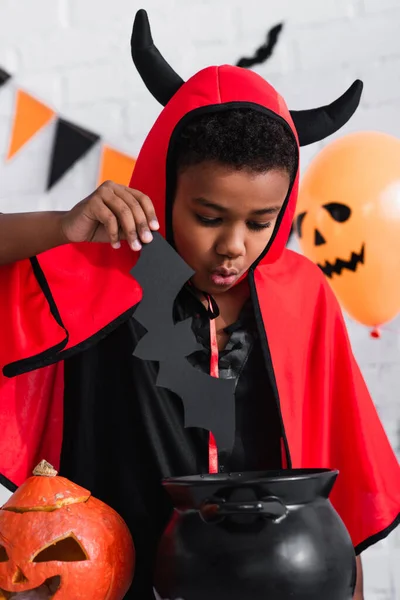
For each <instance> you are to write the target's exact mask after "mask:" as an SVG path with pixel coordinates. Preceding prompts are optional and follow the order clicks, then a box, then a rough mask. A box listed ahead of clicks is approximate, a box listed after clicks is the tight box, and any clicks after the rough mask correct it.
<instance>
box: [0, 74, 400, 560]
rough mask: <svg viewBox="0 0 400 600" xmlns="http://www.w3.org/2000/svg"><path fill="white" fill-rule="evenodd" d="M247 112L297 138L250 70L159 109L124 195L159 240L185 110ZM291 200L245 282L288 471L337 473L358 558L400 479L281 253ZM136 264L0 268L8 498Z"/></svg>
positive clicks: (198, 81)
mask: <svg viewBox="0 0 400 600" xmlns="http://www.w3.org/2000/svg"><path fill="white" fill-rule="evenodd" d="M249 103H250V104H251V105H252V106H253V107H254V108H256V109H257V110H264V111H265V110H267V111H269V112H270V113H271V114H272V115H275V116H276V118H279V119H282V120H283V121H284V122H285V123H286V124H287V125H288V126H289V127H290V128H291V129H292V131H293V133H294V135H295V136H296V132H295V129H294V125H293V122H292V120H291V117H290V113H289V111H288V109H287V107H286V105H285V103H284V101H283V100H282V98H281V97H280V96H279V95H278V94H277V92H276V91H275V90H274V89H273V88H272V87H271V86H270V85H269V84H268V83H267V82H265V81H264V80H263V79H262V78H261V77H259V76H258V75H256V74H255V73H252V72H249V71H246V70H243V69H239V68H236V67H229V66H224V67H210V68H207V69H204V70H203V71H201V72H199V73H197V74H196V75H195V76H194V77H192V78H191V79H190V80H189V81H188V82H187V83H185V84H184V85H183V86H182V87H181V88H180V89H179V90H178V92H177V93H176V94H175V95H174V96H173V98H172V99H171V101H170V102H169V103H168V104H167V106H166V107H165V109H164V110H163V111H162V112H161V114H160V116H159V118H158V119H157V121H156V123H155V125H154V127H153V128H152V130H151V132H150V134H149V136H148V137H147V139H146V141H145V143H144V146H143V148H142V150H141V152H140V155H139V157H138V160H137V163H136V166H135V170H134V173H133V176H132V180H131V184H130V185H131V187H133V188H136V189H139V190H141V191H142V192H144V193H146V194H147V195H148V196H149V197H150V198H151V199H152V200H153V203H154V205H155V207H156V212H157V215H158V217H159V220H160V223H161V232H162V233H165V198H166V194H167V183H168V182H167V169H166V163H167V155H168V149H169V145H170V140H171V136H172V134H173V132H174V130H175V128H176V126H177V124H178V123H179V122H180V121H181V119H182V118H183V117H185V115H187V114H188V113H189V112H191V111H193V110H196V109H200V110H204V107H207V109H208V110H210V107H212V106H213V107H215V109H216V110H219V109H221V108H226V105H227V104H228V105H230V106H246V105H247V106H248V105H249ZM296 137H297V136H296ZM297 191H298V177H296V180H295V182H294V184H293V187H292V189H291V191H290V194H289V195H288V198H287V201H286V204H285V210H284V211H283V212H282V214H281V215H280V218H279V221H278V227H277V230H276V231H275V232H274V237H273V240H272V243H271V244H270V245H269V247H268V248H267V249H266V253H265V254H264V256H263V258H262V259H261V261H260V262H259V264H258V265H257V266H256V268H255V270H254V273H252V272H251V273H250V275H249V277H250V282H251V284H252V285H253V284H254V286H255V290H256V295H257V300H258V305H259V306H258V307H257V308H259V311H258V312H259V319H260V322H261V325H262V326H263V329H264V331H265V340H263V343H264V347H265V355H266V363H267V367H268V369H269V373H270V376H271V379H272V381H273V383H274V384H275V385H276V393H277V397H278V398H279V406H280V411H281V416H282V421H283V425H284V434H285V444H286V453H287V456H286V459H287V464H288V465H289V466H290V465H291V466H292V467H294V468H308V467H324V468H331V469H338V470H339V471H340V475H339V477H338V480H337V483H336V485H335V487H334V491H333V493H332V501H333V503H334V506H335V508H336V509H337V511H338V512H339V514H340V516H341V517H342V519H343V520H344V522H345V524H346V526H347V528H348V530H349V532H350V534H351V536H352V539H353V543H354V546H356V547H357V550H358V551H361V550H362V549H364V548H365V547H367V546H368V545H370V544H371V543H373V542H375V541H377V540H378V539H380V538H382V537H384V536H385V535H387V533H388V532H389V531H390V530H391V529H393V528H394V526H395V525H396V523H398V521H399V510H400V468H399V464H398V461H397V459H396V457H395V455H394V453H393V451H392V449H391V447H390V444H389V442H388V439H387V437H386V435H385V433H384V430H383V428H382V425H381V423H380V421H379V418H378V415H377V412H376V410H375V408H374V405H373V402H372V400H371V398H370V396H369V394H368V391H367V389H366V386H365V383H364V381H363V378H362V376H361V374H360V371H359V369H358V367H357V365H356V362H355V360H354V357H353V354H352V351H351V348H350V344H349V340H348V337H347V333H346V329H345V325H344V322H343V318H342V315H341V311H340V308H339V306H338V303H337V301H336V299H335V297H334V295H333V293H332V291H331V289H330V287H329V286H328V284H327V283H326V281H325V279H324V276H323V275H322V273H321V272H320V270H319V269H318V267H316V266H315V265H314V264H312V263H311V262H309V261H308V260H307V259H306V258H304V257H302V256H300V255H299V254H296V253H293V252H291V251H289V250H287V249H285V244H286V242H287V239H288V236H289V232H290V227H291V223H292V218H293V214H294V210H295V203H296V198H297ZM135 260H136V255H135V254H134V253H132V252H131V251H130V250H129V248H128V247H127V245H126V244H123V246H122V248H121V249H120V250H113V249H112V248H111V247H110V246H109V245H107V244H104V245H101V244H71V245H68V246H64V247H61V248H57V249H54V250H51V251H49V252H45V253H43V254H41V255H40V256H38V257H36V258H34V259H32V260H25V261H20V262H18V263H16V264H14V265H11V266H6V267H1V268H0V290H1V292H0V293H1V296H0V297H1V303H0V319H1V320H0V322H1V324H2V344H1V348H0V365H1V366H2V369H3V376H2V378H1V380H0V385H1V388H0V402H1V412H0V429H1V432H2V435H1V439H0V473H1V475H2V477H3V479H2V481H3V483H6V484H7V485H9V487H10V489H11V488H12V485H13V484H14V485H19V484H21V483H22V481H24V479H25V478H26V477H27V476H28V475H29V474H30V472H31V470H32V468H33V467H34V465H35V464H36V463H37V462H38V460H39V459H40V458H42V457H43V456H46V458H47V459H48V460H50V461H52V462H53V463H54V465H55V466H57V464H58V460H59V455H60V448H61V443H62V412H63V410H62V407H63V369H62V366H63V365H62V361H63V359H64V358H66V357H67V356H68V355H70V354H71V353H73V352H78V351H83V350H84V349H85V348H86V347H88V346H89V345H90V344H93V343H95V341H96V340H98V339H99V338H100V337H102V336H105V335H107V333H108V332H109V331H111V330H112V329H114V328H116V327H117V326H118V325H119V324H120V323H121V322H122V321H123V320H125V319H127V318H129V316H130V315H131V313H132V309H133V307H134V306H135V305H136V304H137V303H138V302H139V301H140V299H141V289H140V286H139V285H138V284H137V282H136V281H135V280H134V279H133V278H132V277H131V275H130V274H129V271H130V269H131V268H132V266H133V265H134V263H135ZM46 365H50V366H46ZM39 367H40V370H37V369H39Z"/></svg>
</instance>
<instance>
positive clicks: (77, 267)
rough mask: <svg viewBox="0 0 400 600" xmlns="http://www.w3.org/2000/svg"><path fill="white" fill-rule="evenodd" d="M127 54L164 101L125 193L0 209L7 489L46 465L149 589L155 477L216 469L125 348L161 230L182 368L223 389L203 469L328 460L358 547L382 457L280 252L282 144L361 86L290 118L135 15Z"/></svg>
mask: <svg viewBox="0 0 400 600" xmlns="http://www.w3.org/2000/svg"><path fill="white" fill-rule="evenodd" d="M133 57H134V60H135V63H136V65H137V67H138V68H139V70H140V72H141V75H142V77H143V79H144V81H145V83H146V85H147V86H148V87H149V88H150V89H151V90H152V92H153V93H154V95H155V96H156V97H157V98H158V99H159V100H160V101H161V102H162V103H163V104H166V106H165V108H164V110H163V111H162V113H161V115H160V117H159V118H158V120H157V122H156V124H155V125H154V127H153V129H152V131H151V132H150V134H149V136H148V138H147V139H146V141H145V143H144V146H143V148H142V150H141V153H140V155H139V157H138V161H137V164H136V167H135V171H134V174H133V176H132V181H131V184H130V187H129V188H126V187H124V186H120V185H117V184H114V183H111V182H108V183H106V184H104V185H102V186H101V187H100V188H99V189H98V190H96V191H95V192H94V193H93V194H92V195H91V196H89V197H88V198H86V199H85V200H83V201H82V202H80V203H79V204H78V205H76V206H75V207H74V208H73V209H72V210H71V211H69V212H66V213H41V214H30V215H3V216H1V218H0V239H1V251H0V261H1V262H2V264H3V265H4V266H3V267H2V273H1V282H0V283H1V292H2V313H1V316H2V317H3V319H2V327H3V336H2V347H1V354H0V359H1V364H2V367H3V372H4V374H5V376H6V377H7V379H6V378H4V380H3V387H2V389H1V394H2V395H1V398H2V403H3V406H5V410H4V411H2V414H1V428H2V431H3V432H4V431H6V435H5V436H3V438H2V440H1V444H2V445H1V447H0V460H1V463H2V464H1V465H0V466H1V472H2V475H3V480H2V481H3V482H4V483H5V484H7V485H8V486H9V488H10V489H13V484H14V485H15V484H19V483H21V482H22V480H23V479H24V478H25V477H26V476H27V474H28V473H29V470H30V469H31V468H32V467H33V466H34V464H35V463H36V462H37V459H38V458H47V460H50V462H53V463H54V464H55V466H56V467H58V465H59V464H60V472H61V474H63V475H65V476H66V477H69V478H70V479H72V480H74V481H76V482H77V483H78V484H80V485H82V486H84V487H87V488H88V489H90V490H91V491H92V493H93V494H94V495H95V496H97V497H99V498H101V499H102V500H103V501H105V502H107V503H109V504H110V505H111V506H113V507H114V508H115V509H116V510H117V511H118V512H119V513H120V514H121V516H122V517H123V518H124V519H125V520H126V522H127V524H128V526H129V527H130V529H131V532H132V535H133V538H134V541H135V545H136V550H137V565H136V574H135V579H134V583H133V586H132V588H131V591H130V592H129V594H128V596H127V598H132V599H134V598H140V600H147V599H150V598H153V591H152V561H153V557H154V553H155V550H156V546H157V541H158V539H159V536H160V535H161V533H162V530H163V528H164V527H165V525H166V523H167V522H168V519H169V517H170V514H171V507H170V504H169V502H168V499H167V498H166V495H165V494H164V492H163V489H162V487H161V483H160V482H161V479H162V478H164V477H168V476H180V475H188V474H196V473H205V472H208V471H209V470H210V471H215V470H216V468H215V466H216V465H215V448H214V447H213V442H212V436H210V432H208V431H204V430H203V429H201V428H190V429H189V428H185V427H184V414H183V407H182V402H181V400H180V399H179V398H178V397H177V396H176V395H174V394H173V393H172V392H169V391H168V390H166V389H163V388H160V387H158V386H157V385H156V379H157V371H158V364H157V363H156V362H154V361H150V360H141V359H139V358H137V357H135V356H133V352H134V350H135V348H136V345H137V343H138V341H139V340H140V339H141V337H142V336H143V334H144V331H143V328H142V327H141V326H140V324H139V323H138V322H137V321H135V319H134V312H135V308H136V306H137V304H138V302H139V301H140V299H141V290H140V286H139V285H138V283H137V282H136V281H135V280H134V278H133V277H132V276H131V275H130V270H131V268H132V267H133V265H134V264H135V262H136V260H137V255H138V253H137V251H139V250H140V249H141V247H142V246H143V244H147V243H151V239H152V233H151V232H152V231H153V232H154V231H157V230H160V232H161V233H162V234H163V235H165V237H166V238H167V240H168V241H169V242H170V243H171V244H172V245H173V246H174V247H175V249H176V250H177V252H178V253H179V254H180V255H181V257H182V258H183V259H184V261H185V262H186V263H187V264H188V265H189V266H190V267H191V268H192V269H193V271H194V272H195V274H194V276H193V278H192V279H191V282H190V284H188V285H186V286H184V288H183V289H182V290H181V292H180V293H179V295H178V297H177V299H176V302H175V306H174V318H175V321H181V320H183V319H185V318H188V317H191V318H192V329H193V332H194V333H195V335H196V338H197V341H198V342H199V343H200V345H201V350H199V351H197V352H195V353H194V354H192V355H191V356H189V357H188V360H189V361H190V363H191V364H192V365H193V366H194V367H195V368H196V369H199V370H201V371H203V372H207V373H209V372H210V371H211V374H212V375H213V376H218V375H219V376H220V377H222V378H230V379H234V380H235V385H236V388H235V412H236V434H235V444H234V448H233V451H232V453H231V454H230V455H229V456H225V457H223V459H221V462H220V464H219V465H218V468H219V470H220V471H224V470H226V471H244V470H246V471H249V470H265V469H274V468H282V467H283V468H286V467H293V468H307V467H327V468H334V469H336V468H338V469H339V470H340V477H339V478H338V482H337V484H336V485H335V489H334V491H333V494H332V500H333V502H334V504H335V507H336V509H337V510H338V512H339V514H340V515H341V517H342V519H343V520H344V522H345V524H346V526H347V528H348V529H349V532H350V534H351V536H352V539H353V542H354V545H355V547H356V551H357V553H360V552H361V551H362V550H364V549H365V548H366V547H368V546H369V545H370V544H371V543H374V542H375V541H377V540H378V539H381V538H383V537H384V536H385V535H387V534H388V533H389V532H390V531H391V530H392V529H393V528H394V527H395V525H396V524H397V523H398V521H399V507H400V474H399V466H398V463H397V460H396V458H395V456H394V454H393V452H392V450H391V448H390V446H389V443H388V441H387V438H386V436H385V434H384V432H383V429H382V427H381V425H380V423H379V419H378V417H377V414H376V411H375V409H374V407H373V404H372V401H371V399H370V398H369V396H368V392H367V390H366V388H365V384H364V382H363V380H362V377H361V375H360V372H359V370H358V368H357V366H356V364H355V361H354V358H353V356H352V353H351V350H350V346H349V342H348V339H347V335H346V331H345V327H344V324H343V320H342V317H341V312H340V309H339V307H338V305H337V303H336V300H335V298H334V297H333V295H332V293H331V291H330V288H329V287H328V286H327V284H326V283H325V281H324V278H323V275H322V274H321V273H320V271H319V270H318V268H317V267H315V265H313V264H311V263H310V262H309V261H307V260H306V259H304V258H303V257H301V256H300V255H298V254H295V253H292V252H289V251H288V250H285V244H286V241H287V238H288V235H289V231H290V226H291V222H292V217H293V213H294V207H295V202H296V196H297V188H298V153H299V152H298V137H300V143H310V142H312V141H316V139H321V138H322V137H325V136H326V135H328V134H329V133H331V132H332V131H333V130H334V129H335V128H336V129H337V128H338V127H340V126H341V125H342V124H343V123H344V122H345V120H346V119H348V118H349V117H350V116H351V114H352V112H354V110H355V107H356V105H357V103H358V99H359V96H358V97H357V93H354V89H355V88H353V91H350V94H349V95H347V96H345V97H343V98H342V99H340V101H339V103H338V104H337V103H336V104H334V105H331V107H328V110H327V111H326V110H325V111H324V110H323V111H319V110H315V111H310V113H311V114H310V113H307V112H304V113H299V114H294V113H292V115H290V113H289V111H288V110H287V108H286V105H285V104H284V102H283V100H282V99H281V98H280V97H279V96H278V94H277V93H276V92H275V90H273V89H272V88H271V87H270V86H269V85H268V84H267V83H266V82H264V81H263V80H262V79H261V78H260V77H258V76H257V75H256V74H254V73H251V72H248V71H244V70H241V69H239V68H236V67H220V68H216V67H213V68H208V69H205V70H203V71H201V72H200V73H198V74H196V75H195V76H194V77H193V78H191V79H190V80H189V81H188V82H187V83H185V84H184V83H183V81H182V80H180V78H179V77H178V76H177V75H176V73H174V72H173V71H172V69H171V68H170V67H169V66H168V65H166V64H165V61H163V59H162V57H161V55H160V54H159V53H158V51H157V50H156V49H155V47H154V46H153V45H152V40H151V37H150V33H149V30H148V23H147V19H146V15H145V13H144V12H143V11H140V12H139V14H138V16H137V20H136V24H135V29H134V36H133ZM356 91H357V90H356ZM292 117H293V118H294V120H295V123H296V127H295V125H294V123H293V120H292ZM310 117H311V119H310ZM121 241H122V243H121ZM93 242H97V243H93ZM102 242H103V243H102ZM104 242H106V243H104ZM107 242H109V243H107ZM110 243H111V245H112V247H113V248H111V247H110ZM38 254H39V256H36V255H38ZM27 257H34V258H31V259H29V260H28V259H27ZM162 293H163V290H162V289H160V295H162ZM210 364H211V369H210ZM17 375H18V376H17ZM16 376H17V377H16ZM211 433H212V432H211ZM356 594H357V596H356V597H357V598H358V599H361V598H362V590H361V577H359V583H358V589H357V592H356Z"/></svg>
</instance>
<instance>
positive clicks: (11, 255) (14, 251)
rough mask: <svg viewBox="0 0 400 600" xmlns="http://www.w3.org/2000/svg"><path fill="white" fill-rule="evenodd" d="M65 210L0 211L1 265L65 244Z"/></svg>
mask: <svg viewBox="0 0 400 600" xmlns="http://www.w3.org/2000/svg"><path fill="white" fill-rule="evenodd" d="M64 215H65V213H64V212H37V213H19V214H10V215H7V214H0V265H7V264H11V263H14V262H16V261H18V260H24V259H25V258H29V257H31V256H36V255H37V254H41V253H42V252H45V251H46V250H50V249H51V248H56V247H57V246H61V245H62V244H66V243H67V242H68V240H67V239H66V238H65V236H64V235H63V232H62V227H61V219H62V217H63V216H64Z"/></svg>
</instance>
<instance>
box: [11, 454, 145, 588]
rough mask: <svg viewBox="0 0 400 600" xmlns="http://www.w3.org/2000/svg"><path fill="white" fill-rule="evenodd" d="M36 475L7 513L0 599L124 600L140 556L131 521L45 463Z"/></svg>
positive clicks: (37, 470) (21, 489) (20, 491)
mask: <svg viewBox="0 0 400 600" xmlns="http://www.w3.org/2000/svg"><path fill="white" fill-rule="evenodd" d="M33 475H34V476H33V477H30V478H29V479H27V481H25V483H23V484H22V485H21V487H19V488H18V490H17V491H16V492H15V493H14V494H13V496H11V498H10V499H9V500H8V502H6V504H5V505H4V506H3V507H2V508H1V510H0V599H1V600H10V599H11V598H12V599H13V600H14V598H15V599H16V600H17V599H18V597H21V598H31V597H32V598H34V597H36V598H40V599H42V598H54V599H55V600H83V599H85V600H92V599H93V600H94V599H96V600H122V598H123V597H124V596H125V594H126V592H127V590H128V589H129V587H130V584H131V582H132V578H133V571H134V558H135V554H134V546H133V542H132V538H131V536H130V533H129V530H128V528H127V526H126V524H125V522H124V521H123V520H122V519H121V517H120V516H119V515H118V514H117V513H116V512H115V511H114V510H113V509H112V508H110V507H109V506H107V505H106V504H104V503H103V502H101V501H100V500H97V499H96V498H93V497H92V496H91V494H90V492H88V491H87V490H85V489H83V488H81V487H79V486H78V485H75V484H74V483H72V482H71V481H68V479H65V478H64V477H58V476H57V472H56V471H55V470H54V469H53V468H52V467H51V465H49V464H48V463H46V462H45V461H42V462H41V463H40V465H38V467H36V469H35V470H34V472H33ZM33 591H35V592H36V593H33ZM46 594H47V596H46Z"/></svg>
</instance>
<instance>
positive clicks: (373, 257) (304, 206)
mask: <svg viewBox="0 0 400 600" xmlns="http://www.w3.org/2000/svg"><path fill="white" fill-rule="evenodd" d="M295 231H296V233H297V236H298V238H299V244H300V247H301V250H302V251H303V253H304V254H305V255H306V256H307V257H308V258H310V259H311V260H312V261H313V262H315V263H316V264H317V265H318V266H319V267H320V268H321V269H322V271H323V273H324V274H325V276H326V277H327V280H328V282H329V284H330V285H331V287H332V289H333V291H334V292H335V293H336V295H337V297H338V300H339V301H340V302H341V304H342V306H343V308H344V309H345V310H346V311H347V313H348V314H349V315H350V316H351V317H353V318H354V319H355V320H357V321H359V322H360V323H363V324H364V325H367V326H371V327H375V326H379V325H382V324H383V323H386V322H387V321H389V320H391V319H393V318H394V317H395V316H396V315H397V314H398V312H399V311H400V278H399V276H398V275H399V272H400V141H399V140H398V139H396V138H395V137H393V136H390V135H387V134H384V133H379V132H359V133H353V134H350V135H346V136H344V137H343V138H340V139H338V140H335V141H334V142H331V143H330V144H328V145H327V146H326V147H325V148H324V149H323V150H322V151H321V152H320V153H319V154H317V156H316V157H315V158H314V160H312V161H311V163H310V165H309V167H308V169H307V170H306V173H305V174H304V177H303V181H302V184H301V187H300V193H299V200H298V205H297V209H296V218H295Z"/></svg>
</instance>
